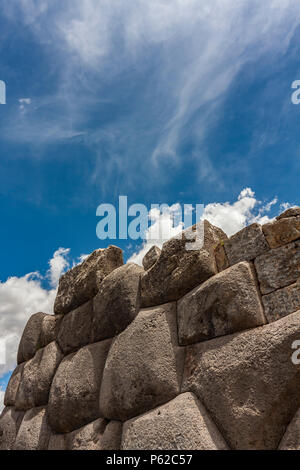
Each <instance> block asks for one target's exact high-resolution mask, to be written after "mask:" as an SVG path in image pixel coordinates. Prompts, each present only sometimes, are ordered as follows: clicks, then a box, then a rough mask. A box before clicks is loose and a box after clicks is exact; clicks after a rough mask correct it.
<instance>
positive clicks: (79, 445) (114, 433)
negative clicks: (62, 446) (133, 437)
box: [66, 419, 122, 450]
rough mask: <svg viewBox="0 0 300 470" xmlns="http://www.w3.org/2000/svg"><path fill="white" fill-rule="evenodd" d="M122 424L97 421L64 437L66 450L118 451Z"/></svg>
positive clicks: (102, 420)
mask: <svg viewBox="0 0 300 470" xmlns="http://www.w3.org/2000/svg"><path fill="white" fill-rule="evenodd" d="M121 435H122V423H120V422H119V421H111V422H110V423H107V421H106V420H104V419H98V420H97V421H94V422H93V423H90V424H88V425H87V426H84V427H83V428H81V429H79V430H77V431H73V432H72V433H70V434H67V436H66V449H67V450H119V449H120V445H121Z"/></svg>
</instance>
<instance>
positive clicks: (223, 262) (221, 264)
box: [215, 242, 229, 272]
mask: <svg viewBox="0 0 300 470" xmlns="http://www.w3.org/2000/svg"><path fill="white" fill-rule="evenodd" d="M215 259H216V264H217V269H218V272H221V271H224V269H227V268H229V261H228V258H227V255H226V252H225V248H224V242H220V243H218V244H217V245H216V247H215Z"/></svg>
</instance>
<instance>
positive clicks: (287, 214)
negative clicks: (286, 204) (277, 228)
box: [276, 207, 300, 220]
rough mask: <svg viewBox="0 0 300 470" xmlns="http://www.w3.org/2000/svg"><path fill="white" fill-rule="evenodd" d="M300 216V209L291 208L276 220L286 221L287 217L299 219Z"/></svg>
mask: <svg viewBox="0 0 300 470" xmlns="http://www.w3.org/2000/svg"><path fill="white" fill-rule="evenodd" d="M298 215H300V207H291V208H290V209H287V210H286V211H284V212H283V213H282V214H280V215H279V216H278V217H276V219H277V220H280V219H286V218H287V217H297V216H298Z"/></svg>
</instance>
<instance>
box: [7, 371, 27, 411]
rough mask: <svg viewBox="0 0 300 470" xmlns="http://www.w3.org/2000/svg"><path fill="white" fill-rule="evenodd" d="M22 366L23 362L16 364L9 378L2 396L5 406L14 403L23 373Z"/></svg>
mask: <svg viewBox="0 0 300 470" xmlns="http://www.w3.org/2000/svg"><path fill="white" fill-rule="evenodd" d="M23 368H24V364H20V365H19V366H17V367H16V369H15V370H14V372H13V374H12V376H11V378H10V380H9V383H8V385H7V388H6V391H5V397H4V405H5V406H14V405H15V403H16V397H17V393H18V389H19V385H20V382H21V377H22V374H23Z"/></svg>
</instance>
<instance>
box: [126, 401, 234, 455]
mask: <svg viewBox="0 0 300 470" xmlns="http://www.w3.org/2000/svg"><path fill="white" fill-rule="evenodd" d="M227 449H228V447H227V444H226V442H225V441H224V439H223V438H222V436H221V434H220V432H219V431H218V429H217V427H216V426H215V424H214V423H213V422H212V420H211V419H210V417H209V415H208V413H207V411H206V410H205V408H204V406H203V405H202V404H201V403H200V402H199V401H198V400H197V398H196V397H195V396H194V395H193V394H192V393H184V394H182V395H179V396H178V397H177V398H175V399H174V400H172V401H171V402H169V403H167V404H166V405H163V406H161V407H159V408H156V409H155V410H152V411H150V412H148V413H145V414H144V415H142V416H139V417H137V418H134V419H132V420H130V421H127V422H126V423H125V424H124V430H123V438H122V450H227Z"/></svg>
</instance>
